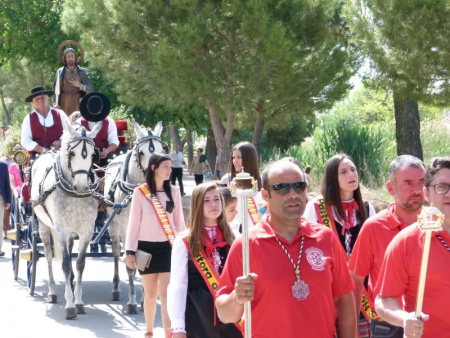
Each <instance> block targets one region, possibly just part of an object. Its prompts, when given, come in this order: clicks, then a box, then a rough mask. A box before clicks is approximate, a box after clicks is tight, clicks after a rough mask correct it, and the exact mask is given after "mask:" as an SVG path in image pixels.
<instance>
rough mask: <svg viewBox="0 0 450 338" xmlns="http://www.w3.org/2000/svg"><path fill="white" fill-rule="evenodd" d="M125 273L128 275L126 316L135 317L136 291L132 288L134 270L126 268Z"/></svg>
mask: <svg viewBox="0 0 450 338" xmlns="http://www.w3.org/2000/svg"><path fill="white" fill-rule="evenodd" d="M127 273H128V285H129V289H128V303H127V307H128V314H129V315H132V314H133V315H135V314H137V302H136V290H135V287H134V276H135V274H136V270H132V269H130V268H128V267H127Z"/></svg>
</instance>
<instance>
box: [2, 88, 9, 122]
mask: <svg viewBox="0 0 450 338" xmlns="http://www.w3.org/2000/svg"><path fill="white" fill-rule="evenodd" d="M0 99H1V100H2V108H3V112H4V113H5V117H6V123H7V125H8V126H10V125H11V115H10V114H9V111H8V108H7V107H6V103H5V98H4V97H3V90H0Z"/></svg>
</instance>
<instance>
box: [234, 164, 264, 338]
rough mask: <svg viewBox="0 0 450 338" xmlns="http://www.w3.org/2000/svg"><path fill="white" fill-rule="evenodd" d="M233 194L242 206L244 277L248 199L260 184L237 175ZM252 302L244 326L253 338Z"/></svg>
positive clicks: (246, 309)
mask: <svg viewBox="0 0 450 338" xmlns="http://www.w3.org/2000/svg"><path fill="white" fill-rule="evenodd" d="M230 188H231V193H232V194H233V196H236V197H237V198H238V201H239V203H240V205H241V215H242V266H243V270H244V276H248V275H249V274H250V247H249V239H248V229H249V224H248V216H249V213H248V205H247V199H248V198H249V197H251V196H254V195H256V192H257V191H258V182H256V180H255V179H254V178H253V177H252V176H250V174H248V173H246V172H244V168H242V172H240V173H239V174H237V175H236V177H235V178H234V179H233V181H231V184H230ZM251 305H252V304H251V302H245V303H244V325H245V327H244V328H245V337H246V338H251V337H252V313H251V311H252V307H251Z"/></svg>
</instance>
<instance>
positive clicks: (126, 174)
mask: <svg viewBox="0 0 450 338" xmlns="http://www.w3.org/2000/svg"><path fill="white" fill-rule="evenodd" d="M134 130H135V132H136V135H137V140H136V142H135V146H134V148H133V149H132V150H130V151H128V152H127V153H126V154H123V155H119V156H117V157H116V158H114V159H113V160H112V161H111V162H110V163H109V164H108V166H107V168H106V173H105V190H104V191H105V193H104V194H105V195H104V196H105V199H108V200H110V201H113V202H114V203H115V204H116V205H117V204H122V206H121V209H120V213H119V212H117V214H115V216H113V218H112V220H111V222H110V223H109V235H110V238H111V241H112V251H113V256H114V278H113V290H112V296H113V300H115V301H117V300H120V279H119V261H120V252H121V248H120V244H121V243H123V244H125V241H126V234H127V225H128V218H129V215H130V208H127V207H126V206H127V204H128V202H129V201H130V199H131V194H132V193H133V189H134V188H135V187H137V186H138V185H140V184H142V183H144V182H145V173H146V169H147V166H148V161H149V159H150V156H151V154H153V153H155V152H157V153H163V152H165V151H166V149H165V148H164V146H165V145H164V144H163V142H162V141H161V138H160V135H161V132H162V130H163V127H162V123H161V122H158V123H157V124H156V126H155V128H154V130H152V129H150V128H147V129H145V128H141V127H140V126H139V124H137V123H135V125H134ZM115 211H117V210H115ZM112 212H113V211H112V208H111V206H110V205H108V204H107V213H108V214H111V213H112ZM127 273H128V284H129V292H128V303H127V307H128V311H127V312H128V313H129V314H136V313H137V311H136V309H137V303H136V292H135V288H134V275H135V270H130V269H128V268H127Z"/></svg>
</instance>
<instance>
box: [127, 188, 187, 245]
mask: <svg viewBox="0 0 450 338" xmlns="http://www.w3.org/2000/svg"><path fill="white" fill-rule="evenodd" d="M156 197H157V198H158V200H159V202H160V203H161V205H162V206H163V208H165V207H166V201H168V200H169V198H168V197H167V195H166V193H165V192H157V193H156ZM172 197H173V202H174V204H175V207H174V209H173V212H172V213H167V217H168V219H169V221H170V224H171V226H172V229H173V231H174V232H175V236H177V235H178V234H179V233H180V232H182V231H183V230H184V229H185V225H184V214H183V205H182V202H181V193H180V189H179V187H177V186H172ZM138 241H147V242H165V241H167V236H166V234H165V232H164V230H163V228H162V226H161V224H160V222H159V218H158V216H157V215H156V213H155V209H154V208H153V206H152V205H151V202H150V201H149V200H148V199H147V197H145V196H144V194H143V193H142V192H141V191H140V190H139V187H137V188H135V189H134V191H133V199H132V200H131V205H130V218H129V219H128V228H127V239H126V243H125V250H132V251H136V250H137V246H138Z"/></svg>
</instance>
